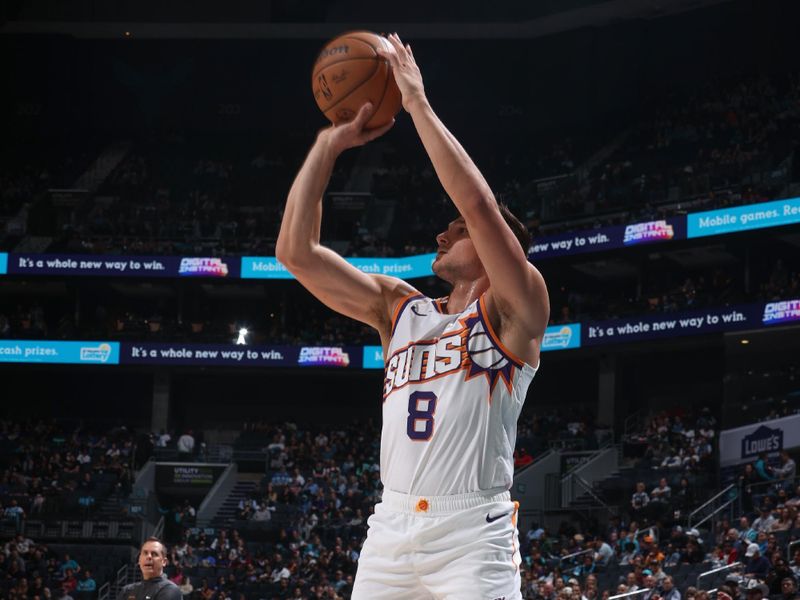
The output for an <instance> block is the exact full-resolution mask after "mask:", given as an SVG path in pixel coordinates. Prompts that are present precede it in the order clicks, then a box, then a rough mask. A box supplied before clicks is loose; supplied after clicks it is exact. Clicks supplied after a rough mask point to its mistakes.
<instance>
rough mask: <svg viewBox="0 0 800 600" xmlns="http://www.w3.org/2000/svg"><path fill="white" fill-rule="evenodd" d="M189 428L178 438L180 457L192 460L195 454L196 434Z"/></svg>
mask: <svg viewBox="0 0 800 600" xmlns="http://www.w3.org/2000/svg"><path fill="white" fill-rule="evenodd" d="M192 433H193V432H192V430H191V429H189V430H187V431H186V433H184V434H183V435H182V436H181V437H179V438H178V458H179V459H180V460H190V459H191V457H192V455H193V454H194V443H195V442H194V436H193V435H192Z"/></svg>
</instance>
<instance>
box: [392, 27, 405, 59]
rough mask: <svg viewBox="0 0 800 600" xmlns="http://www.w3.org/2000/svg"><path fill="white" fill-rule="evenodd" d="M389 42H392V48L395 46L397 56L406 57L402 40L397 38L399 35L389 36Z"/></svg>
mask: <svg viewBox="0 0 800 600" xmlns="http://www.w3.org/2000/svg"><path fill="white" fill-rule="evenodd" d="M388 40H389V42H391V44H392V46H394V49H395V51H396V52H397V56H398V57H400V58H402V57H404V56H405V54H406V49H405V48H404V47H403V42H401V41H400V38H399V37H398V36H397V34H396V33H391V34H389V37H388Z"/></svg>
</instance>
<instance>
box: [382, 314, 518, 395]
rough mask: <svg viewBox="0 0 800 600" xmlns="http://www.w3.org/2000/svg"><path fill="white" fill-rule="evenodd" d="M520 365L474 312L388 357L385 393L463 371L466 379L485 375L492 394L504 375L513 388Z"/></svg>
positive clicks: (507, 385) (507, 386)
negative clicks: (443, 331)
mask: <svg viewBox="0 0 800 600" xmlns="http://www.w3.org/2000/svg"><path fill="white" fill-rule="evenodd" d="M520 366H521V365H518V364H517V363H516V362H515V361H513V360H511V359H510V358H509V357H508V356H506V355H505V354H504V353H503V352H502V351H501V350H500V349H499V348H498V346H497V343H496V342H495V341H494V336H493V333H492V331H491V327H490V326H489V325H487V323H486V321H485V320H484V319H483V318H482V317H481V315H480V313H479V312H474V313H471V314H469V315H466V316H465V317H463V318H461V319H459V320H458V321H456V322H455V323H453V325H452V328H450V329H448V330H446V331H445V333H444V334H443V335H442V336H441V337H438V338H436V339H432V340H419V341H416V342H412V343H411V344H409V345H408V346H405V347H403V348H399V349H397V350H396V351H395V352H394V354H392V356H391V357H389V359H388V360H387V361H386V370H385V373H384V389H383V397H384V400H385V399H386V398H387V397H388V396H389V394H391V393H392V392H393V391H395V390H397V389H400V388H403V387H405V386H406V385H408V384H414V383H423V382H426V381H431V380H434V379H440V378H442V377H446V376H450V375H456V374H458V373H461V372H464V380H465V381H469V380H470V379H473V378H475V377H479V376H481V375H485V376H486V378H487V381H488V382H489V394H490V395H491V393H492V392H493V391H494V388H495V385H497V382H498V381H500V380H501V379H502V380H503V382H504V383H505V385H506V388H508V390H509V391H510V390H511V388H512V378H513V375H514V369H515V368H519V367H520Z"/></svg>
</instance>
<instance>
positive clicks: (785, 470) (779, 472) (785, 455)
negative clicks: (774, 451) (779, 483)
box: [775, 450, 797, 485]
mask: <svg viewBox="0 0 800 600" xmlns="http://www.w3.org/2000/svg"><path fill="white" fill-rule="evenodd" d="M796 476H797V464H796V463H795V462H794V459H793V458H792V457H791V455H790V454H789V452H788V451H787V450H782V451H781V466H780V467H778V468H777V469H775V477H777V478H778V479H787V480H788V481H787V482H786V484H787V485H791V484H792V483H794V478H795V477H796Z"/></svg>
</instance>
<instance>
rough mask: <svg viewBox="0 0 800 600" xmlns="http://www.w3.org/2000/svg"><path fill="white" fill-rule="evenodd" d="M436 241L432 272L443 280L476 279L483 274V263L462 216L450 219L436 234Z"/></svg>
mask: <svg viewBox="0 0 800 600" xmlns="http://www.w3.org/2000/svg"><path fill="white" fill-rule="evenodd" d="M436 243H437V244H438V249H437V252H436V258H435V259H434V261H433V272H434V273H436V274H437V275H438V276H439V277H441V278H442V279H444V280H445V281H448V282H451V283H453V282H454V280H456V279H477V278H478V277H480V276H481V275H482V274H483V265H482V264H481V261H480V258H479V257H478V253H477V252H476V251H475V245H474V244H473V243H472V240H471V239H470V237H469V231H467V224H466V222H465V221H464V218H463V217H459V218H458V219H456V220H454V221H451V222H450V224H449V225H448V226H447V229H446V230H445V231H443V232H442V233H440V234H439V235H437V236H436Z"/></svg>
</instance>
